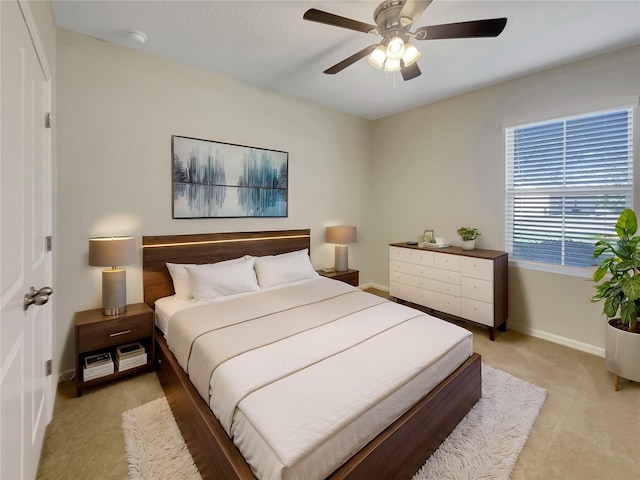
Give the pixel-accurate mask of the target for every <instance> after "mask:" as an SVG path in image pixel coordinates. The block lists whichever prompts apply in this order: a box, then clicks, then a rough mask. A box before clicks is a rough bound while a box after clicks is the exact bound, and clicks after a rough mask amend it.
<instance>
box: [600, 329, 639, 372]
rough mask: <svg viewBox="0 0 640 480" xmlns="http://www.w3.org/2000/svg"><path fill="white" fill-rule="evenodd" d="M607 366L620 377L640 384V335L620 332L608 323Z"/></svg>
mask: <svg viewBox="0 0 640 480" xmlns="http://www.w3.org/2000/svg"><path fill="white" fill-rule="evenodd" d="M609 322H611V321H609ZM605 366H606V367H607V370H609V371H610V372H611V373H614V374H616V375H618V376H619V377H622V378H626V379H627V380H633V381H634V382H640V334H638V333H631V332H626V331H624V330H620V329H618V328H616V327H612V326H611V324H610V323H608V324H607V343H606V352H605Z"/></svg>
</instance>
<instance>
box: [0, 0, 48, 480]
mask: <svg viewBox="0 0 640 480" xmlns="http://www.w3.org/2000/svg"><path fill="white" fill-rule="evenodd" d="M25 8H28V7H25V5H23V4H22V3H20V2H18V1H16V0H10V1H0V479H2V480H14V479H16V480H17V479H20V480H22V479H27V480H28V479H33V478H35V476H36V473H37V468H38V460H39V458H40V452H41V450H42V443H43V439H44V431H45V427H46V425H47V424H48V423H49V421H50V419H51V412H52V406H53V393H54V388H53V386H54V383H53V381H52V377H50V376H47V373H46V367H45V362H46V361H47V360H49V359H51V351H52V314H51V312H52V307H51V301H49V302H48V303H47V304H45V305H43V306H37V305H31V306H30V307H29V308H28V309H26V310H25V309H24V307H23V302H24V296H25V294H27V293H28V292H29V289H30V287H32V286H33V287H35V289H36V290H38V289H40V288H41V287H44V286H51V278H52V273H51V264H52V261H51V253H50V252H48V251H47V249H46V247H45V242H46V240H45V239H46V237H47V236H48V235H51V218H52V206H51V203H52V202H51V200H52V198H51V195H52V194H51V191H52V189H51V178H52V175H51V130H50V129H48V128H46V127H45V117H46V114H47V113H48V112H50V111H51V110H50V108H51V107H50V106H51V82H50V78H49V73H48V69H47V63H46V59H45V58H44V57H43V56H42V52H40V51H38V53H40V55H38V53H36V48H35V47H34V44H35V45H37V44H38V39H39V36H38V34H37V32H36V31H34V30H33V28H34V26H33V22H31V21H29V20H30V18H31V16H30V14H29V12H28V11H25ZM25 18H26V19H27V21H29V22H28V23H29V26H28V25H27V22H25ZM29 27H31V30H30V29H29ZM52 298H53V297H52ZM40 300H42V299H40Z"/></svg>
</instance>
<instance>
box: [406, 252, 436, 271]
mask: <svg viewBox="0 0 640 480" xmlns="http://www.w3.org/2000/svg"><path fill="white" fill-rule="evenodd" d="M411 263H415V264H417V265H426V266H427V267H432V266H433V252H423V251H422V250H411Z"/></svg>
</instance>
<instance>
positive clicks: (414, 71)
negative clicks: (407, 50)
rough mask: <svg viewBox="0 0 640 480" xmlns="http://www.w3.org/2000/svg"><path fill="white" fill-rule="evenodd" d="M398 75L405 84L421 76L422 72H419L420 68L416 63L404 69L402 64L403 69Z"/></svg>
mask: <svg viewBox="0 0 640 480" xmlns="http://www.w3.org/2000/svg"><path fill="white" fill-rule="evenodd" d="M400 73H401V74H402V79H403V80H404V81H405V82H406V81H407V80H411V79H413V78H416V77H419V76H420V75H422V72H421V71H420V67H418V64H417V63H414V64H413V65H409V66H408V67H405V66H404V63H403V67H402V69H401V70H400Z"/></svg>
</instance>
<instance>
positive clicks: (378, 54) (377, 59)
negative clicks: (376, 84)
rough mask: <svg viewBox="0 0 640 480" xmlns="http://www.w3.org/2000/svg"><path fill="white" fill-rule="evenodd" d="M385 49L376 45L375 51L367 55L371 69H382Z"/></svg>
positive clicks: (385, 55)
mask: <svg viewBox="0 0 640 480" xmlns="http://www.w3.org/2000/svg"><path fill="white" fill-rule="evenodd" d="M386 50H387V49H386V47H385V46H384V45H378V46H377V47H376V49H375V50H374V51H373V52H371V53H370V54H369V56H368V57H367V61H368V62H369V64H371V66H372V67H375V68H378V69H379V68H382V67H383V66H384V61H385V60H386V59H387V54H386Z"/></svg>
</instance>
